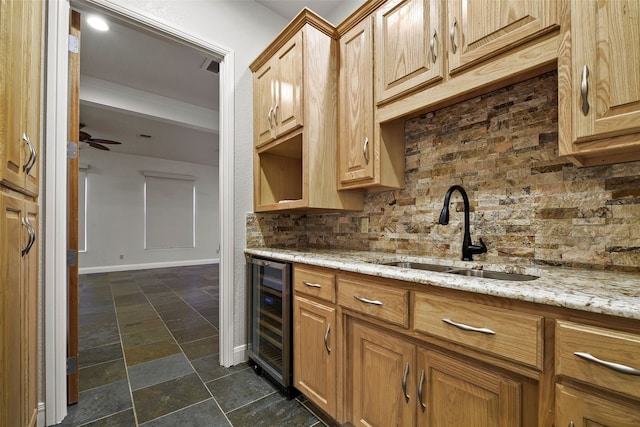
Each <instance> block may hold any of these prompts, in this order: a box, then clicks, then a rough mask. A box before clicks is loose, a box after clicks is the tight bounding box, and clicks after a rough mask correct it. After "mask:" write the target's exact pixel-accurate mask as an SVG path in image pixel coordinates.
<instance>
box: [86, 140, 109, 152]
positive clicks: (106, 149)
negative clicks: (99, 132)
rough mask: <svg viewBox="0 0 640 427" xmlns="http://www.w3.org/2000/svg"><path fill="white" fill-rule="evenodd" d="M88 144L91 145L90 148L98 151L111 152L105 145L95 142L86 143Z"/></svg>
mask: <svg viewBox="0 0 640 427" xmlns="http://www.w3.org/2000/svg"><path fill="white" fill-rule="evenodd" d="M86 142H87V144H89V145H90V146H92V147H93V148H97V149H98V150H105V151H111V150H109V148H108V147H105V146H104V145H102V144H98V143H96V142H93V141H86Z"/></svg>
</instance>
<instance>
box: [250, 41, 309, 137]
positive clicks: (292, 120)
mask: <svg viewBox="0 0 640 427" xmlns="http://www.w3.org/2000/svg"><path fill="white" fill-rule="evenodd" d="M302 38H303V31H299V32H298V33H297V34H295V35H294V36H293V37H292V38H291V40H289V41H288V42H287V43H286V44H285V45H284V46H282V47H281V48H280V50H278V52H276V54H275V55H274V56H273V58H271V60H270V61H269V62H267V63H266V64H264V65H263V66H262V67H260V68H259V69H258V70H257V71H256V72H255V73H254V76H253V79H254V90H255V93H254V122H255V125H254V129H255V131H254V139H255V141H256V146H260V145H262V144H264V143H267V142H269V141H272V140H274V139H276V138H278V137H280V136H282V135H284V134H286V133H287V132H290V131H292V130H294V129H296V128H298V127H300V126H302V123H303V117H302V108H303V105H302V101H301V99H302V96H303V94H302V91H303V74H302V73H303V70H302V64H303V61H302Z"/></svg>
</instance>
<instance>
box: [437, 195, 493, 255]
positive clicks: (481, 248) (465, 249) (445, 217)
mask: <svg viewBox="0 0 640 427" xmlns="http://www.w3.org/2000/svg"><path fill="white" fill-rule="evenodd" d="M456 190H458V191H459V192H460V194H461V195H462V200H463V201H464V237H463V238H462V260H463V261H473V255H474V254H476V255H477V254H483V253H485V252H487V247H486V246H485V244H484V242H483V241H482V239H480V245H474V244H472V243H471V232H470V231H469V197H467V192H466V191H464V188H462V187H461V186H459V185H453V186H451V188H449V189H448V190H447V193H446V194H445V195H444V207H443V208H442V212H440V219H439V220H438V223H440V224H441V225H447V224H449V199H451V194H452V193H453V192H454V191H456Z"/></svg>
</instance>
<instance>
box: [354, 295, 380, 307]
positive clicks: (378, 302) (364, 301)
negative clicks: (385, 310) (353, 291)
mask: <svg viewBox="0 0 640 427" xmlns="http://www.w3.org/2000/svg"><path fill="white" fill-rule="evenodd" d="M353 297H354V298H355V299H357V300H358V301H360V302H363V303H365V304H373V305H382V301H378V300H373V299H369V298H363V297H359V296H358V295H354V296H353Z"/></svg>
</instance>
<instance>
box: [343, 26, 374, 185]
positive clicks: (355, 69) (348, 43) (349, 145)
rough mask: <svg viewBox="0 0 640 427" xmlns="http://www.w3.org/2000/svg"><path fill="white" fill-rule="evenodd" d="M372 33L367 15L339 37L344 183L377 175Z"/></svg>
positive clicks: (368, 178)
mask: <svg viewBox="0 0 640 427" xmlns="http://www.w3.org/2000/svg"><path fill="white" fill-rule="evenodd" d="M372 35H373V32H372V21H371V18H370V17H368V18H367V19H365V20H363V21H362V22H360V23H359V24H358V25H357V26H355V27H353V28H352V29H351V30H349V31H348V32H347V33H345V34H344V35H343V36H342V37H341V38H340V84H339V91H340V101H339V108H338V118H339V147H340V150H339V153H338V154H339V168H340V169H339V173H340V182H341V183H342V184H348V183H351V182H354V181H363V180H372V179H373V178H374V167H373V165H374V162H375V159H374V158H373V157H374V156H376V153H377V150H376V147H375V139H374V135H373V124H374V110H373V72H372V70H373V42H372Z"/></svg>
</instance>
